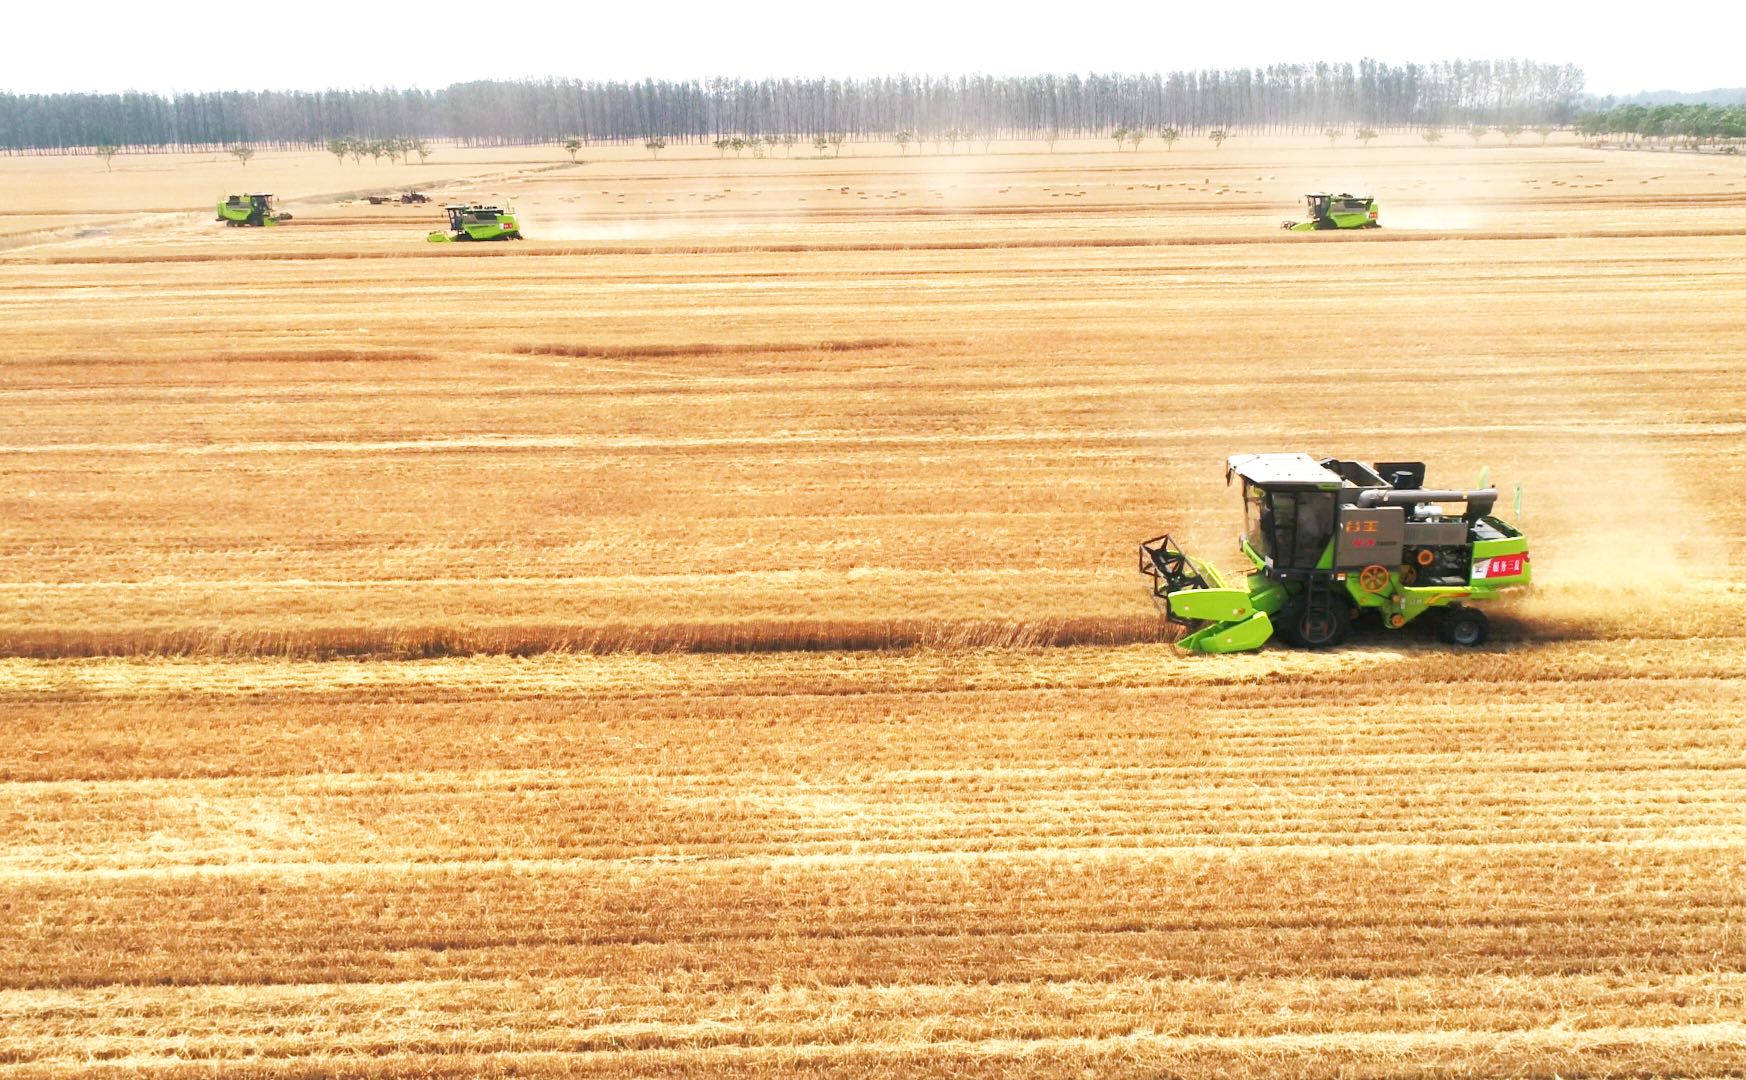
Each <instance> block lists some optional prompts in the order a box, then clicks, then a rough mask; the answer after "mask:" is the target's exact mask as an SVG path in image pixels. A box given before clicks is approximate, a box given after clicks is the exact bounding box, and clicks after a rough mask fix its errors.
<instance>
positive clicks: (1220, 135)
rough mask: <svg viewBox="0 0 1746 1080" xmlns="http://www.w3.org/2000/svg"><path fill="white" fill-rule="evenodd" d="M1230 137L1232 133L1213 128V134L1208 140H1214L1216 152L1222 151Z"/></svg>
mask: <svg viewBox="0 0 1746 1080" xmlns="http://www.w3.org/2000/svg"><path fill="white" fill-rule="evenodd" d="M1230 137H1231V133H1230V132H1228V131H1226V130H1225V129H1224V128H1213V129H1212V133H1211V134H1209V135H1208V136H1207V138H1209V139H1211V140H1212V144H1213V149H1214V150H1218V149H1222V148H1223V147H1224V145H1225V140H1226V139H1228V138H1230Z"/></svg>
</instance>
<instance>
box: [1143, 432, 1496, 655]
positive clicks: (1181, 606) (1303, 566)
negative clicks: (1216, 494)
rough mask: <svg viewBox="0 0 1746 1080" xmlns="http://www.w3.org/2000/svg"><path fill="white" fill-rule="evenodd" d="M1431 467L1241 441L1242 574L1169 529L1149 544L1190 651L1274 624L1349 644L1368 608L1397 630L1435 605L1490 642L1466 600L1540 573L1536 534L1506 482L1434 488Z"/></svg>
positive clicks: (1231, 642)
mask: <svg viewBox="0 0 1746 1080" xmlns="http://www.w3.org/2000/svg"><path fill="white" fill-rule="evenodd" d="M1424 478H1425V466H1424V464H1423V463H1422V462H1417V461H1392V462H1378V463H1377V464H1375V465H1374V466H1370V465H1365V464H1363V463H1362V462H1357V461H1341V460H1339V459H1336V458H1325V459H1321V460H1317V459H1316V458H1312V457H1310V456H1309V455H1308V454H1243V455H1239V456H1237V457H1233V458H1231V459H1230V460H1229V462H1227V464H1226V469H1225V481H1226V483H1227V484H1228V483H1230V481H1231V480H1232V479H1240V480H1241V482H1242V495H1243V521H1244V528H1243V535H1242V536H1241V537H1240V538H1239V539H1238V541H1237V546H1238V548H1239V549H1240V550H1241V551H1242V553H1243V555H1244V557H1246V558H1247V559H1248V560H1249V564H1250V570H1249V572H1248V574H1247V576H1246V578H1245V579H1244V581H1243V583H1242V584H1241V585H1240V586H1239V585H1235V584H1232V583H1231V581H1230V580H1229V579H1227V578H1226V577H1225V576H1224V575H1223V574H1221V573H1220V572H1219V570H1218V568H1217V567H1215V566H1213V565H1212V564H1211V563H1209V562H1206V561H1205V560H1203V559H1197V558H1194V557H1193V556H1191V555H1188V554H1187V553H1185V552H1184V551H1183V550H1182V548H1181V547H1180V546H1178V545H1177V544H1176V543H1175V541H1174V540H1172V539H1171V538H1170V537H1169V536H1168V535H1166V536H1159V537H1154V538H1153V539H1151V540H1147V541H1145V542H1144V543H1142V544H1141V545H1140V572H1141V573H1143V574H1145V575H1146V576H1147V577H1148V578H1150V579H1151V593H1152V599H1153V602H1154V603H1155V604H1157V605H1158V609H1159V610H1160V611H1161V612H1163V614H1164V615H1165V617H1166V618H1168V619H1169V620H1170V621H1171V622H1174V623H1176V624H1178V625H1179V626H1182V627H1183V628H1184V630H1185V631H1186V634H1185V636H1184V637H1183V638H1182V639H1181V640H1180V641H1179V642H1177V644H1178V645H1180V646H1181V647H1182V648H1184V649H1187V650H1189V651H1190V652H1208V653H1225V652H1241V651H1244V650H1247V649H1257V648H1260V647H1261V646H1262V645H1263V644H1265V643H1266V642H1267V640H1268V639H1269V638H1271V637H1272V635H1273V631H1274V630H1275V629H1278V630H1280V631H1281V632H1283V633H1284V634H1285V636H1286V638H1287V639H1288V640H1290V641H1291V642H1293V643H1294V644H1297V645H1301V646H1304V647H1307V648H1322V647H1326V646H1331V645H1337V644H1339V643H1340V642H1341V641H1343V640H1345V638H1346V635H1347V633H1348V632H1349V631H1350V630H1351V627H1352V622H1353V620H1354V618H1356V617H1358V616H1362V615H1365V614H1367V613H1369V612H1375V613H1376V617H1377V618H1378V620H1379V621H1380V622H1381V623H1382V625H1383V626H1385V627H1387V628H1388V629H1391V630H1399V629H1401V628H1402V627H1404V626H1406V625H1407V624H1408V623H1410V622H1412V621H1413V620H1415V619H1417V618H1418V617H1419V616H1421V615H1424V614H1426V613H1427V612H1435V613H1436V615H1437V618H1438V619H1439V631H1440V633H1441V635H1442V637H1443V640H1445V641H1447V642H1450V643H1452V644H1460V645H1479V644H1481V643H1483V642H1484V641H1485V639H1486V636H1487V633H1488V625H1487V622H1486V618H1485V615H1484V613H1483V612H1481V611H1479V610H1478V609H1477V608H1473V607H1469V606H1467V605H1466V604H1464V603H1462V601H1469V602H1481V601H1486V600H1491V599H1494V598H1495V597H1496V596H1497V595H1498V594H1499V593H1501V592H1502V591H1504V590H1505V589H1513V588H1519V587H1521V586H1524V585H1527V584H1528V583H1529V581H1530V579H1531V570H1530V566H1529V562H1528V538H1527V537H1526V536H1525V535H1523V533H1522V532H1521V530H1520V529H1518V528H1516V527H1515V526H1514V525H1511V524H1509V523H1507V522H1505V521H1503V520H1502V519H1500V518H1497V517H1495V516H1493V515H1492V512H1491V511H1492V507H1493V506H1494V505H1495V503H1496V501H1497V491H1496V490H1495V489H1493V488H1482V489H1479V490H1475V491H1449V490H1435V489H1428V488H1426V487H1424ZM1455 507H1459V509H1453V508H1455Z"/></svg>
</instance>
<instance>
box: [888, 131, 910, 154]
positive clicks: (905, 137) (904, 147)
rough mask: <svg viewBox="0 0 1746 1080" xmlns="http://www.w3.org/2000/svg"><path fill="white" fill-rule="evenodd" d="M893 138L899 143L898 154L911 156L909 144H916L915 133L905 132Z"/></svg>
mask: <svg viewBox="0 0 1746 1080" xmlns="http://www.w3.org/2000/svg"><path fill="white" fill-rule="evenodd" d="M891 138H892V141H894V142H895V143H897V152H898V153H899V154H903V155H905V156H907V155H908V154H909V144H910V143H912V142H915V133H914V132H912V131H908V130H904V131H900V132H898V133H897V134H896V135H893V136H892V137H891Z"/></svg>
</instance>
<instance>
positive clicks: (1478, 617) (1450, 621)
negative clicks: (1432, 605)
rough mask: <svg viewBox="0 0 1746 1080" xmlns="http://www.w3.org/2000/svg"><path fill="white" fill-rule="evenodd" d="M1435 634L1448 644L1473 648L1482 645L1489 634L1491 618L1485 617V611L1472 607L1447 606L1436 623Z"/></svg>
mask: <svg viewBox="0 0 1746 1080" xmlns="http://www.w3.org/2000/svg"><path fill="white" fill-rule="evenodd" d="M1437 636H1438V637H1440V638H1442V639H1443V640H1444V641H1445V642H1447V643H1449V644H1450V645H1464V646H1466V647H1468V648H1474V647H1476V646H1479V645H1484V644H1485V641H1486V639H1487V638H1489V637H1490V636H1491V620H1489V619H1487V618H1486V617H1485V612H1483V611H1479V610H1477V609H1474V608H1470V607H1452V608H1448V609H1446V610H1445V611H1444V612H1443V618H1442V620H1441V621H1440V622H1439V623H1438V624H1437Z"/></svg>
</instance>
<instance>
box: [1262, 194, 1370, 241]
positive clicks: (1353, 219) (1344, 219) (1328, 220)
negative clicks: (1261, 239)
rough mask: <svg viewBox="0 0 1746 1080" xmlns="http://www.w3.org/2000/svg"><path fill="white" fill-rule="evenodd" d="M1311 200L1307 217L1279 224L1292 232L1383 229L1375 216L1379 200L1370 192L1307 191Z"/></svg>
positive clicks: (1308, 199) (1307, 198) (1306, 197)
mask: <svg viewBox="0 0 1746 1080" xmlns="http://www.w3.org/2000/svg"><path fill="white" fill-rule="evenodd" d="M1304 202H1306V203H1308V204H1309V215H1310V216H1309V220H1308V221H1286V222H1281V223H1280V228H1282V229H1290V230H1291V231H1292V232H1315V231H1316V230H1318V229H1380V228H1382V223H1381V222H1379V221H1377V220H1376V215H1377V210H1376V200H1375V199H1373V198H1371V197H1370V196H1368V195H1344V194H1342V195H1328V194H1326V193H1322V194H1317V195H1305V196H1304Z"/></svg>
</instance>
